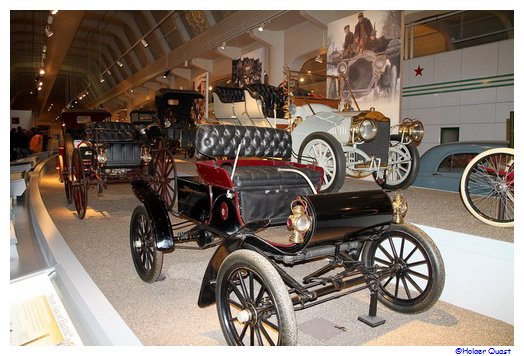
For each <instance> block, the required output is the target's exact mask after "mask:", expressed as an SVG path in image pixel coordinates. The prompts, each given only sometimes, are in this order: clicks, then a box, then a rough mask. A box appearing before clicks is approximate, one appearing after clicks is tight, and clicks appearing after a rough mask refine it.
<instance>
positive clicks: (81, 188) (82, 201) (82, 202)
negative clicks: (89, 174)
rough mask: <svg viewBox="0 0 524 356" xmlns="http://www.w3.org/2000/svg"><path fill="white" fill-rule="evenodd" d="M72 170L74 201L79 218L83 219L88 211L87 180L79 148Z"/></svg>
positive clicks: (74, 153)
mask: <svg viewBox="0 0 524 356" xmlns="http://www.w3.org/2000/svg"><path fill="white" fill-rule="evenodd" d="M72 168H73V169H72V183H71V185H72V193H73V200H74V201H75V209H76V212H77V214H78V217H79V218H80V219H83V218H84V216H85V215H86V209H87V180H86V179H85V171H84V162H82V158H81V156H80V151H79V150H78V148H75V149H74V151H73V163H72Z"/></svg>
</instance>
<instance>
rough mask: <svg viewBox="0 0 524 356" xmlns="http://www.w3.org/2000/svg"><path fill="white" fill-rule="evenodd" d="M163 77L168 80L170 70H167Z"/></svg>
mask: <svg viewBox="0 0 524 356" xmlns="http://www.w3.org/2000/svg"><path fill="white" fill-rule="evenodd" d="M162 76H163V77H164V79H167V77H169V69H166V71H165V72H164V74H163V75H162Z"/></svg>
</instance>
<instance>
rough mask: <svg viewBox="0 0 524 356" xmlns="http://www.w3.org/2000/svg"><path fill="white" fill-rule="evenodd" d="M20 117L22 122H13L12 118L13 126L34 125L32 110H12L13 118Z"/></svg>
mask: <svg viewBox="0 0 524 356" xmlns="http://www.w3.org/2000/svg"><path fill="white" fill-rule="evenodd" d="M13 117H18V118H19V119H20V124H13V123H12V121H11V120H9V122H10V123H11V128H13V127H15V128H16V127H18V126H22V128H23V129H26V130H28V129H30V128H31V127H32V126H33V120H32V113H31V110H11V118H13Z"/></svg>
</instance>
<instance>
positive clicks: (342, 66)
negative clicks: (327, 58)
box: [337, 62, 348, 74]
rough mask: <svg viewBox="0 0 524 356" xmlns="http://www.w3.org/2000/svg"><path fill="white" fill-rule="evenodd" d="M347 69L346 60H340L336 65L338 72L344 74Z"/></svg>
mask: <svg viewBox="0 0 524 356" xmlns="http://www.w3.org/2000/svg"><path fill="white" fill-rule="evenodd" d="M347 71H348V64H347V63H346V62H340V63H339V64H338V65H337V72H338V74H346V72H347Z"/></svg>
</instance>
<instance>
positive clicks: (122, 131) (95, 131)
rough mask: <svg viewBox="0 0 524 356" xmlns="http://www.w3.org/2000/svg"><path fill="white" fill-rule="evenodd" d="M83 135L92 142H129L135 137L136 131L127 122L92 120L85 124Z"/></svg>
mask: <svg viewBox="0 0 524 356" xmlns="http://www.w3.org/2000/svg"><path fill="white" fill-rule="evenodd" d="M85 137H86V139H87V140H90V141H94V142H130V141H135V140H136V139H137V131H136V128H135V126H134V125H133V124H131V123H129V122H104V121H102V122H93V123H90V124H88V125H87V126H86V129H85Z"/></svg>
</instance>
